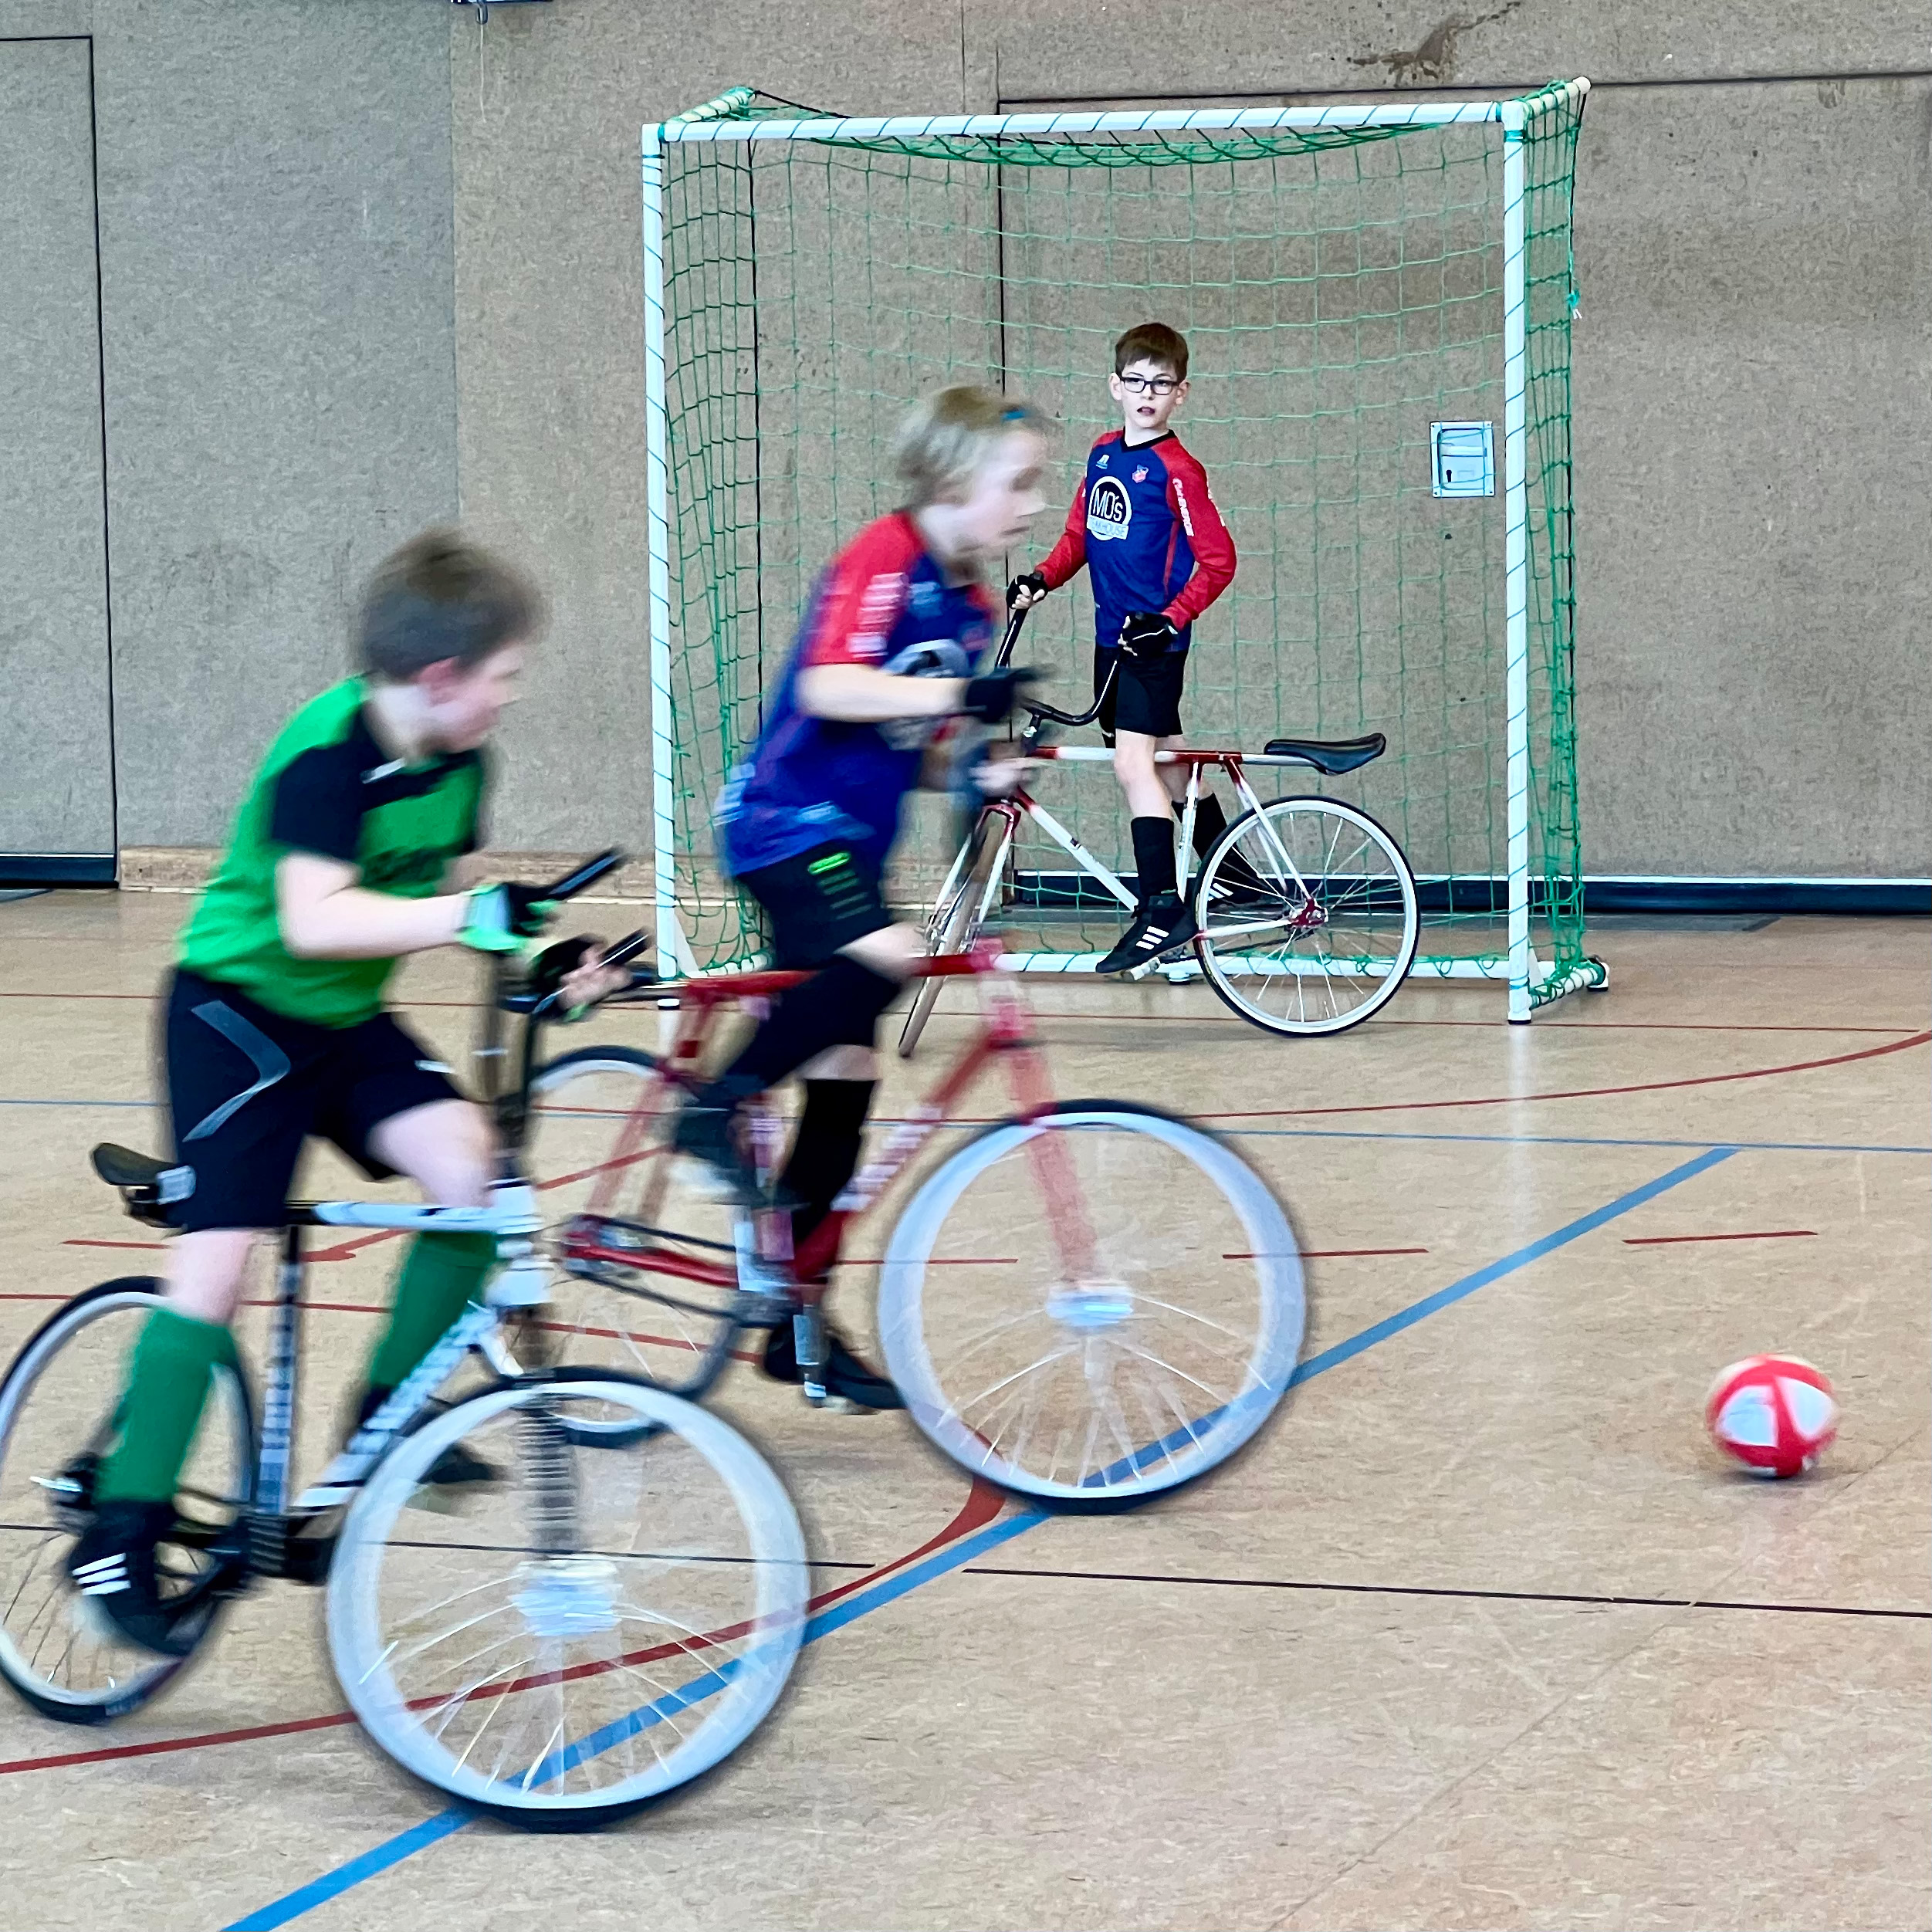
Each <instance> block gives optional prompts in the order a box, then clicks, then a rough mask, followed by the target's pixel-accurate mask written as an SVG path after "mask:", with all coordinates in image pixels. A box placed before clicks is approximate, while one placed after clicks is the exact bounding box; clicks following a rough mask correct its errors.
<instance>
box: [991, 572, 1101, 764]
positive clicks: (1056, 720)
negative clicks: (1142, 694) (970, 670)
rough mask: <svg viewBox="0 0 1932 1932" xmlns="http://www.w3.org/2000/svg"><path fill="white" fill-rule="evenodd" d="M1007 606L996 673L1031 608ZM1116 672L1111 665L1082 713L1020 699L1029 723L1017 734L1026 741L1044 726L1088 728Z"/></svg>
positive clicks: (1033, 737) (994, 664)
mask: <svg viewBox="0 0 1932 1932" xmlns="http://www.w3.org/2000/svg"><path fill="white" fill-rule="evenodd" d="M1030 608H1031V606H1030V604H1013V605H1010V606H1009V615H1008V617H1007V632H1006V635H1005V636H1004V637H1003V638H1001V639H1000V648H999V651H998V652H997V653H996V655H995V656H994V658H993V668H994V669H995V670H996V671H1003V670H1004V669H1005V668H1006V667H1007V662H1008V661H1009V660H1010V658H1012V656H1013V646H1014V645H1016V644H1017V643H1018V642H1019V641H1020V627H1021V626H1022V625H1023V624H1025V622H1026V621H1027V611H1029V610H1030ZM1119 671H1120V666H1119V665H1118V663H1115V664H1111V665H1108V667H1107V677H1106V681H1105V682H1104V683H1103V684H1102V685H1101V688H1100V695H1099V696H1098V697H1097V698H1096V699H1095V700H1094V702H1093V703H1092V704H1091V705H1089V706H1088V709H1086V710H1084V711H1083V712H1079V713H1078V714H1076V713H1074V712H1071V711H1061V710H1059V709H1057V708H1056V707H1055V706H1054V705H1047V704H1040V703H1037V702H1035V701H1034V700H1033V699H1026V698H1023V699H1021V700H1020V709H1022V710H1023V711H1024V712H1026V714H1027V717H1028V718H1029V719H1031V720H1032V722H1030V724H1029V725H1028V726H1027V729H1026V730H1025V731H1024V733H1021V736H1022V738H1023V739H1025V740H1027V741H1031V740H1034V739H1037V738H1038V737H1039V736H1040V727H1041V726H1043V725H1046V724H1055V725H1065V726H1068V727H1069V728H1071V729H1074V730H1076V731H1077V730H1078V729H1080V728H1081V726H1083V725H1091V723H1092V722H1094V721H1095V719H1097V718H1098V716H1100V713H1101V707H1102V706H1103V705H1105V703H1106V702H1107V700H1108V696H1109V695H1111V692H1112V691H1113V689H1114V679H1115V677H1116V676H1117V675H1118V674H1119Z"/></svg>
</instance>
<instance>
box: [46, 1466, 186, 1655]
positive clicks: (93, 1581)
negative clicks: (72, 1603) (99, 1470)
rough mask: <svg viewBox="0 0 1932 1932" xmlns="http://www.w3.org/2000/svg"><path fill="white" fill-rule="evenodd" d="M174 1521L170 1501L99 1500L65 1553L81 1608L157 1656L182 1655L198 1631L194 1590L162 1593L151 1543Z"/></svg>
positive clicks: (133, 1643) (129, 1640)
mask: <svg viewBox="0 0 1932 1932" xmlns="http://www.w3.org/2000/svg"><path fill="white" fill-rule="evenodd" d="M173 1527H174V1504H172V1503H171V1502H169V1503H140V1502H128V1501H120V1500H115V1501H108V1502H105V1503H103V1504H101V1505H100V1507H99V1508H97V1509H96V1511H94V1518H93V1521H92V1522H91V1523H90V1524H88V1525H87V1528H86V1529H85V1530H84V1531H83V1532H82V1533H81V1534H80V1538H79V1539H78V1540H77V1541H76V1543H75V1545H74V1546H73V1548H72V1549H71V1550H69V1551H68V1553H67V1575H68V1577H69V1579H70V1580H71V1581H72V1582H73V1586H74V1588H75V1589H76V1590H77V1591H78V1592H80V1597H81V1600H82V1603H83V1609H84V1613H85V1614H86V1615H87V1616H89V1617H90V1619H97V1620H99V1621H100V1622H105V1623H106V1624H107V1625H108V1626H111V1629H112V1630H113V1633H114V1635H116V1636H118V1637H120V1639H122V1640H123V1642H125V1643H130V1644H132V1645H134V1646H135V1647H136V1648H137V1649H141V1650H148V1651H152V1652H153V1653H154V1654H155V1655H156V1656H163V1657H184V1656H187V1655H188V1652H189V1651H191V1649H194V1647H195V1643H196V1641H197V1639H198V1638H199V1637H200V1636H201V1630H202V1627H203V1622H204V1619H203V1616H201V1612H203V1611H205V1609H206V1607H207V1606H206V1599H205V1596H204V1595H203V1594H202V1593H201V1592H199V1591H184V1592H182V1593H181V1594H180V1595H174V1596H164V1595H162V1594H161V1580H160V1578H159V1576H158V1575H157V1568H156V1563H155V1548H156V1546H157V1545H158V1544H159V1543H160V1541H161V1538H163V1537H164V1536H165V1535H166V1534H167V1532H168V1531H169V1530H170V1529H171V1528H173Z"/></svg>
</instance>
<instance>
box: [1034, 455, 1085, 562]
mask: <svg viewBox="0 0 1932 1932" xmlns="http://www.w3.org/2000/svg"><path fill="white" fill-rule="evenodd" d="M1086 561H1087V479H1086V477H1085V475H1084V474H1083V475H1081V479H1080V487H1079V488H1078V489H1077V490H1075V491H1074V506H1073V508H1072V509H1070V510H1069V511H1068V513H1067V527H1066V528H1065V529H1064V530H1062V531H1061V533H1060V541H1059V542H1058V543H1056V544H1055V545H1054V546H1053V548H1052V549H1051V550H1050V551H1048V552H1047V560H1046V562H1045V563H1043V564H1041V565H1040V575H1041V576H1042V577H1044V578H1045V579H1046V580H1047V589H1048V590H1058V589H1059V588H1060V587H1061V584H1064V583H1065V582H1066V581H1067V580H1068V578H1069V577H1078V576H1079V574H1080V573H1081V567H1082V566H1083V565H1084V563H1086Z"/></svg>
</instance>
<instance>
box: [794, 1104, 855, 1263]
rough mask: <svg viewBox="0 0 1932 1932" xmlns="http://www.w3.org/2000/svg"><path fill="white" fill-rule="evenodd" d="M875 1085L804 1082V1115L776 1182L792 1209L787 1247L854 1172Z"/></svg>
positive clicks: (814, 1222) (817, 1220) (800, 1239)
mask: <svg viewBox="0 0 1932 1932" xmlns="http://www.w3.org/2000/svg"><path fill="white" fill-rule="evenodd" d="M876 1085H877V1083H876V1082H875V1081H870V1080H808V1081H806V1083H805V1111H804V1112H803V1113H802V1114H800V1115H799V1117H798V1130H797V1132H796V1133H795V1134H794V1135H793V1136H792V1151H791V1156H790V1159H788V1160H787V1162H785V1171H784V1172H783V1174H781V1175H780V1176H779V1177H778V1190H779V1192H780V1194H785V1195H789V1196H790V1197H791V1198H792V1199H793V1200H794V1201H796V1202H797V1203H798V1205H797V1206H796V1207H794V1208H793V1210H792V1246H793V1250H794V1251H796V1250H797V1247H799V1246H800V1243H803V1242H804V1240H805V1238H806V1237H807V1235H809V1234H810V1233H811V1232H812V1230H814V1228H815V1227H817V1226H818V1225H819V1223H821V1221H823V1220H824V1218H825V1217H826V1216H827V1215H828V1214H829V1213H831V1211H832V1203H834V1201H836V1200H837V1199H838V1197H839V1196H840V1195H841V1194H842V1193H844V1191H845V1184H846V1183H847V1182H848V1181H849V1180H851V1178H852V1176H854V1174H855V1173H857V1172H858V1157H859V1151H860V1149H861V1147H862V1146H863V1145H864V1139H865V1117H866V1115H868V1113H870V1112H871V1108H872V1095H873V1092H874V1091H875V1087H876Z"/></svg>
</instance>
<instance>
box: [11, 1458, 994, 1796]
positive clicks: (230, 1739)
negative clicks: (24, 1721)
mask: <svg viewBox="0 0 1932 1932" xmlns="http://www.w3.org/2000/svg"><path fill="white" fill-rule="evenodd" d="M1006 1500H1007V1499H1006V1497H1005V1495H1004V1494H1003V1493H1002V1492H1001V1491H1000V1490H996V1489H995V1488H994V1487H993V1485H992V1484H990V1483H988V1482H986V1481H985V1480H983V1479H982V1478H981V1477H974V1478H973V1487H971V1488H970V1489H969V1490H968V1491H967V1492H966V1501H964V1502H963V1503H962V1504H960V1505H959V1509H958V1510H957V1511H956V1512H955V1514H954V1515H953V1518H952V1521H951V1522H949V1523H948V1524H946V1528H944V1529H942V1530H941V1531H939V1534H938V1535H936V1536H933V1537H929V1538H927V1539H926V1541H925V1542H923V1543H922V1544H921V1545H919V1548H917V1549H915V1550H908V1551H907V1552H906V1553H905V1555H903V1556H899V1557H895V1558H893V1559H892V1562H889V1563H881V1564H880V1565H878V1568H876V1569H871V1570H868V1571H867V1572H865V1573H864V1575H862V1576H858V1577H854V1578H852V1579H851V1581H850V1582H845V1583H841V1584H840V1585H837V1587H836V1588H835V1589H830V1590H827V1591H826V1592H824V1594H823V1595H819V1596H815V1597H814V1598H813V1599H811V1601H810V1602H809V1603H808V1604H807V1605H806V1609H807V1612H808V1614H809V1613H811V1612H817V1611H820V1610H822V1609H825V1608H826V1607H827V1605H830V1604H834V1603H836V1602H838V1601H839V1600H840V1599H841V1598H843V1597H848V1596H850V1595H851V1594H852V1592H854V1590H858V1589H864V1587H865V1586H866V1585H868V1584H872V1583H877V1582H880V1581H881V1579H883V1578H886V1577H888V1576H891V1575H894V1574H895V1572H898V1571H900V1570H902V1569H904V1568H906V1567H907V1565H909V1564H912V1563H916V1562H919V1559H920V1558H922V1557H926V1556H930V1555H932V1552H933V1551H935V1550H939V1549H943V1548H946V1545H948V1544H949V1543H956V1542H957V1541H959V1539H960V1538H961V1537H963V1536H969V1535H971V1534H973V1531H975V1530H976V1529H980V1528H983V1527H984V1526H985V1525H986V1524H988V1523H990V1522H991V1521H993V1518H995V1517H996V1516H997V1515H998V1514H1000V1511H1001V1510H1002V1509H1003V1507H1005V1505H1006ZM591 1667H592V1666H585V1667H584V1668H585V1669H586V1670H588V1669H590V1668H591ZM606 1667H607V1668H611V1669H614V1668H615V1667H616V1666H615V1665H614V1664H612V1665H610V1666H606ZM354 1722H355V1714H354V1712H353V1711H348V1710H330V1711H325V1712H323V1713H322V1714H320V1716H317V1717H293V1718H289V1719H287V1720H286V1721H284V1722H283V1723H280V1724H250V1725H248V1726H246V1727H244V1728H242V1729H241V1730H235V1731H200V1732H197V1733H196V1734H195V1735H194V1736H192V1737H157V1738H155V1739H154V1740H153V1741H151V1742H149V1743H147V1744H110V1745H107V1746H105V1747H104V1748H101V1749H100V1750H96V1751H61V1752H58V1753H56V1754H53V1755H52V1756H49V1757H46V1758H13V1759H11V1760H9V1761H5V1762H0V1777H5V1775H8V1773H9V1772H12V1771H59V1770H61V1769H63V1768H66V1767H67V1766H69V1765H100V1764H105V1763H107V1762H108V1761H110V1760H112V1759H113V1758H154V1757H158V1756H160V1755H161V1754H162V1753H164V1752H166V1751H201V1750H204V1749H205V1748H208V1746H209V1745H211V1744H247V1743H249V1742H251V1741H253V1740H255V1739H256V1738H260V1737H293V1736H295V1735H296V1734H298V1733H299V1732H302V1731H327V1730H330V1729H332V1728H333V1727H336V1726H338V1725H341V1724H354Z"/></svg>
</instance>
